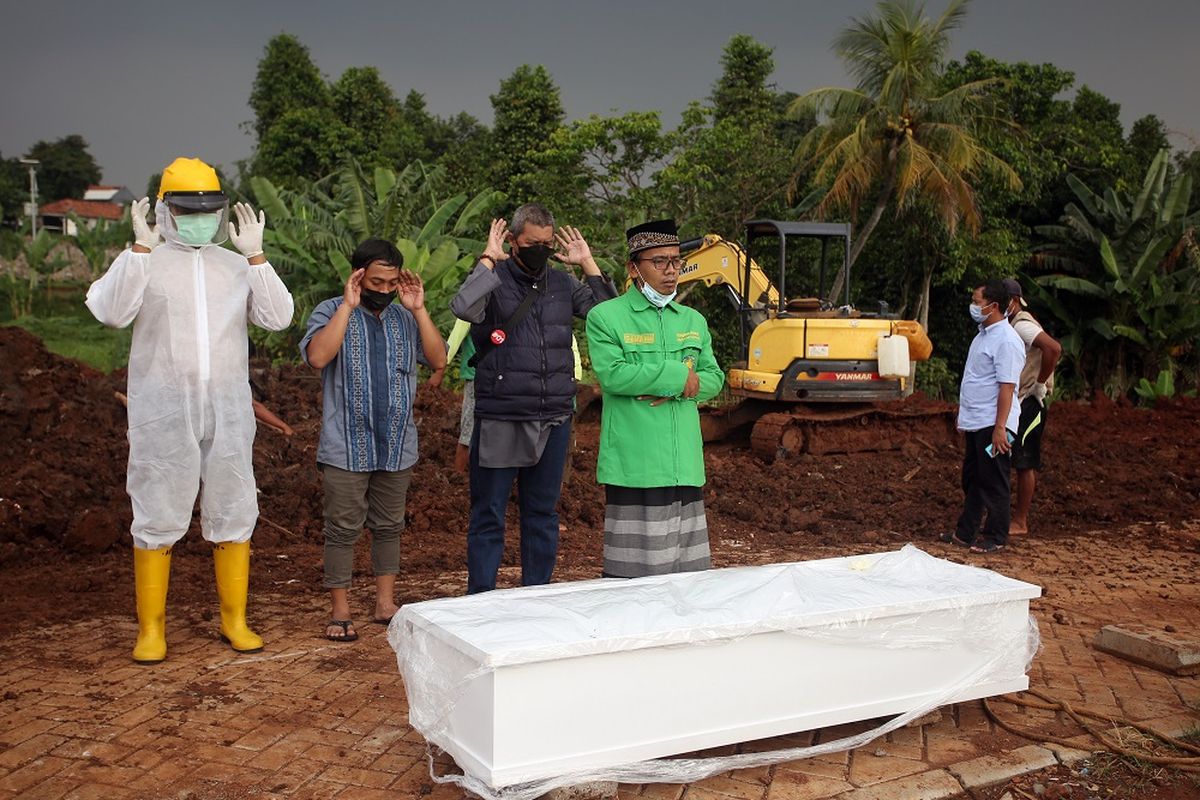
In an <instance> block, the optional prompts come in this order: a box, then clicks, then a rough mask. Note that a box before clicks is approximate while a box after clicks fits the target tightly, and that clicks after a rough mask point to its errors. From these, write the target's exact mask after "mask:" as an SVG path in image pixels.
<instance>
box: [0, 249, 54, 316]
mask: <svg viewBox="0 0 1200 800" xmlns="http://www.w3.org/2000/svg"><path fill="white" fill-rule="evenodd" d="M61 241H62V239H61V237H59V236H56V235H55V234H52V233H50V232H49V231H46V230H41V231H38V235H37V236H35V237H32V238H31V237H28V236H26V237H23V238H22V240H21V252H20V254H19V255H20V258H21V259H23V260H24V262H25V267H26V276H25V277H24V278H22V277H19V276H17V275H16V274H14V273H13V272H11V271H6V272H4V274H3V275H0V296H3V297H4V299H5V301H7V302H6V305H7V306H8V309H9V312H10V315H11V318H12V319H21V318H22V317H28V316H29V315H30V314H32V313H33V296H34V292H35V291H36V290H37V287H38V284H39V283H41V282H42V281H43V279H45V280H47V281H48V280H49V277H50V275H52V274H53V273H55V272H57V271H58V270H60V269H62V268H63V267H65V266H66V265H67V260H66V259H65V258H64V257H63V256H62V255H61V254H58V255H56V254H54V253H53V252H52V251H53V250H54V248H55V247H56V246H57V245H58V244H59V242H61Z"/></svg>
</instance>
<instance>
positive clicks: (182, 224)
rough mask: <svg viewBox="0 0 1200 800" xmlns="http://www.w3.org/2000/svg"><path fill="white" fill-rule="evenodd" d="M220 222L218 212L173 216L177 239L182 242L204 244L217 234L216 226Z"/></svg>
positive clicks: (196, 244)
mask: <svg viewBox="0 0 1200 800" xmlns="http://www.w3.org/2000/svg"><path fill="white" fill-rule="evenodd" d="M220 224H221V215H220V214H184V215H183V216H179V217H175V228H176V230H178V231H179V240H180V241H181V242H183V243H184V244H190V245H195V246H199V245H204V244H208V243H209V242H211V241H212V239H213V236H215V235H216V234H217V226H218V225H220Z"/></svg>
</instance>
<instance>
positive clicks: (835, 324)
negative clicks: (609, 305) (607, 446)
mask: <svg viewBox="0 0 1200 800" xmlns="http://www.w3.org/2000/svg"><path fill="white" fill-rule="evenodd" d="M797 238H806V239H815V240H817V241H818V242H819V244H820V260H819V263H818V266H817V270H816V276H817V285H816V287H811V286H809V287H799V290H798V291H793V293H792V294H791V295H789V294H788V290H789V289H790V288H791V287H790V286H788V284H787V281H786V278H787V272H788V270H787V265H788V264H789V261H788V244H789V241H792V240H795V239H797ZM764 239H766V240H770V239H775V240H777V241H778V253H779V255H778V281H777V282H772V281H771V280H770V278H769V277H768V276H767V274H766V272H764V270H763V269H762V268H761V267H760V266H759V265H758V263H756V262H755V261H754V259H752V258H751V257H750V252H751V251H752V247H753V246H754V245H755V243H756V242H759V243H760V244H761V240H764ZM768 244H769V242H768ZM831 250H833V251H834V252H835V253H837V254H838V255H839V257H840V263H839V267H840V271H841V274H842V285H843V286H844V295H843V296H841V297H838V298H835V297H832V296H826V278H827V276H828V272H829V269H828V268H829V261H830V251H831ZM849 250H850V225H849V224H845V223H813V222H778V221H775V220H754V221H752V222H749V223H747V224H746V239H745V246H744V247H743V246H742V245H740V244H738V243H736V242H731V241H727V240H725V239H723V238H721V237H720V236H717V235H715V234H709V235H707V236H705V237H703V238H701V239H693V240H690V241H686V242H683V243H682V245H681V246H680V251H681V253H682V256H683V258H684V264H683V265H682V266H681V267H680V271H679V280H678V284H679V285H680V286H682V285H683V284H686V283H689V282H695V281H701V282H703V283H704V284H705V285H707V286H715V285H720V286H724V287H725V288H726V290H727V291H728V293H729V297H730V299H731V301H732V302H733V304H734V306H735V307H736V309H737V311H738V314H739V317H740V320H741V325H740V326H739V328H740V333H741V337H742V352H744V353H745V360H744V361H739V362H738V363H736V364H735V365H733V367H732V368H731V369H730V370H729V381H728V383H729V388H730V391H731V392H732V393H733V394H734V395H737V396H739V397H741V398H743V400H742V402H740V403H738V404H736V405H734V406H731V407H727V408H723V409H717V410H710V411H709V412H708V413H706V414H705V416H704V417H703V419H702V425H703V427H704V437H705V440H706V441H711V440H715V439H720V438H723V437H724V436H725V435H726V434H727V433H728V432H729V431H730V430H731V429H732V428H735V427H740V426H742V425H747V424H750V423H754V429H753V431H752V433H751V443H752V445H753V447H754V450H755V451H756V452H757V453H758V454H759V455H761V456H763V457H764V458H768V459H773V458H775V457H776V456H778V455H780V454H781V453H788V452H801V451H803V452H812V453H816V452H849V451H855V450H867V449H871V450H874V449H888V448H890V447H891V446H893V444H892V443H891V442H889V441H886V440H884V439H883V438H881V437H878V436H876V437H871V436H863V435H861V434H862V432H861V431H860V430H856V429H855V426H847V425H845V424H844V423H846V422H847V421H849V420H857V421H858V425H859V427H861V425H862V423H864V422H866V418H867V417H871V416H885V417H893V418H895V417H903V418H918V417H928V416H942V413H941V412H937V413H931V412H929V411H927V410H923V411H916V410H911V409H903V408H901V407H899V405H898V404H897V403H895V402H893V401H898V400H901V399H903V398H905V397H907V396H908V395H910V394H912V391H913V378H914V375H915V372H916V362H917V361H924V360H926V359H928V358H929V356H930V355H931V354H932V352H933V344H932V343H931V342H930V341H929V337H928V336H927V335H926V333H925V330H924V329H923V328H922V327H921V325H920V324H919V323H917V322H914V321H912V320H902V319H900V318H899V317H898V316H897V315H894V314H890V313H888V310H887V306H886V304H883V303H881V304H880V308H879V310H878V311H876V312H863V311H859V310H858V309H856V308H855V307H854V306H853V304H852V303H851V302H850V275H849V264H848V255H849ZM833 283H835V284H836V281H833ZM814 288H815V292H814V291H813V290H814ZM832 293H833V292H830V294H831V295H832ZM839 294H840V292H839ZM838 423H842V424H838ZM818 427H819V434H818ZM893 427H894V426H893Z"/></svg>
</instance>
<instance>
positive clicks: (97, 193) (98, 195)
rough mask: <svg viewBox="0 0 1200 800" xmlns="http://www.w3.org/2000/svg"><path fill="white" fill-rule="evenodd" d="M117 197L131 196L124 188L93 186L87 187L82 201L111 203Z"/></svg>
mask: <svg viewBox="0 0 1200 800" xmlns="http://www.w3.org/2000/svg"><path fill="white" fill-rule="evenodd" d="M118 195H124V196H132V193H131V192H130V191H129V190H128V189H126V188H125V187H124V186H99V185H93V186H89V187H87V191H85V192H84V193H83V199H84V200H107V201H109V202H113V201H114V199H115V198H116V197H117V196H118Z"/></svg>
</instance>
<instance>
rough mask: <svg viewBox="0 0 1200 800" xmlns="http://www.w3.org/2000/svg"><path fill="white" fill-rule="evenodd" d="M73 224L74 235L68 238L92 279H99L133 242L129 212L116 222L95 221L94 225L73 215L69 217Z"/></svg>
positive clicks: (126, 211)
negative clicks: (80, 255) (119, 254)
mask: <svg viewBox="0 0 1200 800" xmlns="http://www.w3.org/2000/svg"><path fill="white" fill-rule="evenodd" d="M69 216H70V219H71V220H72V221H73V222H74V223H75V235H74V236H72V237H70V238H71V239H73V240H74V243H75V246H76V247H77V248H78V249H79V252H81V253H83V257H84V258H85V259H86V260H87V263H88V269H89V271H90V272H91V273H92V278H93V279H96V278H99V277H100V275H101V274H103V272H104V271H105V270H106V269H108V265H109V264H110V263H112V259H113V258H114V257H115V256H116V254H117V253H119V252H120V251H121V250H123V249H124V248H125V247H127V246H128V245H129V243H130V242H132V241H133V224H132V223H131V221H130V217H129V210H128V209H126V210H125V214H124V216H122V218H121V219H120V220H119V221H117V222H113V221H110V220H106V219H102V220H96V221H95V224H94V225H90V226H89V225H88V224H87V223H86V222H84V221H83V220H81V219H80V218H79V217H77V216H75V215H74V214H71V215H69Z"/></svg>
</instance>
